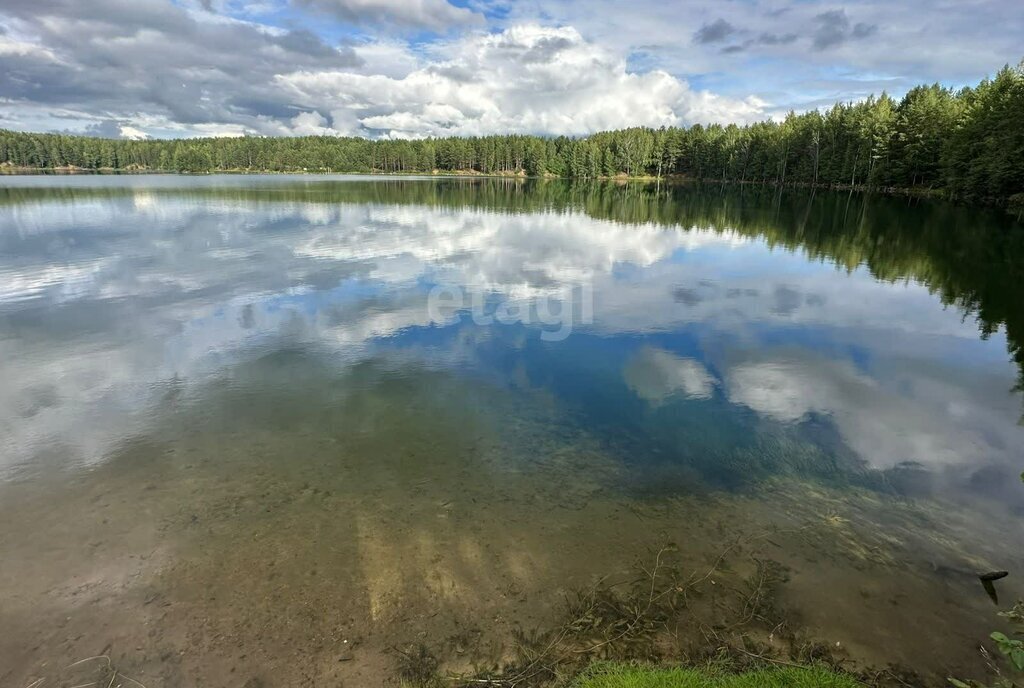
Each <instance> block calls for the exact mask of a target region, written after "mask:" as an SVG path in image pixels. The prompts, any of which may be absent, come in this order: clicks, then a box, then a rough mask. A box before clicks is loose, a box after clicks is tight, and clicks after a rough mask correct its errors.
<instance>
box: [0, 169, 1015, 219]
mask: <svg viewBox="0 0 1024 688" xmlns="http://www.w3.org/2000/svg"><path fill="white" fill-rule="evenodd" d="M218 174H223V175H237V176H281V177H327V176H351V177H381V178H417V177H419V178H421V177H436V178H450V179H512V180H518V181H527V180H530V181H550V180H566V181H572V180H577V181H591V182H618V183H631V182H642V183H655V184H656V183H660V182H664V183H667V184H679V183H696V184H707V185H723V186H725V185H728V186H740V187H762V188H773V189H779V190H785V189H790V190H805V191H812V192H813V191H836V192H857V193H878V194H882V195H885V196H906V197H912V198H931V199H937V200H948V201H950V202H957V203H961V204H964V205H979V206H991V205H993V203H991V202H989V203H986V202H982V201H979V200H974V201H957V200H956V199H953V198H951V197H950V196H949V194H948V193H947V192H946V191H944V190H942V189H935V188H923V187H881V186H869V185H867V184H813V183H810V182H789V183H786V184H777V183H774V182H764V183H762V182H757V181H749V180H747V181H742V180H735V179H726V180H722V179H700V178H696V177H691V176H688V175H680V174H668V175H663V176H661V177H657V176H653V175H632V176H629V175H625V174H618V175H614V176H598V177H593V178H588V179H582V180H581V179H579V178H577V177H560V176H556V175H552V174H546V175H544V176H529V175H527V174H523V173H518V174H513V173H500V172H494V173H484V172H476V171H473V170H457V171H446V170H433V171H431V172H380V171H376V172H334V171H327V170H287V171H279V170H247V169H228V170H211V171H209V172H186V171H180V170H179V171H174V170H153V169H130V168H110V167H106V168H96V169H88V168H82V167H11V166H2V167H0V177H4V176H8V177H32V176H38V177H47V176H54V177H59V176H68V177H76V176H83V177H84V176H96V177H102V176H147V175H154V176H180V177H207V176H212V175H218ZM1008 210H1009V211H1011V212H1013V209H1012V208H1011V209H1008Z"/></svg>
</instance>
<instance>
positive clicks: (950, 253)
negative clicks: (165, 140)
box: [0, 177, 1024, 385]
mask: <svg viewBox="0 0 1024 688" xmlns="http://www.w3.org/2000/svg"><path fill="white" fill-rule="evenodd" d="M238 181H242V180H241V179H240V180H238ZM143 191H144V193H146V194H156V195H170V196H175V197H182V196H187V197H193V198H195V199H196V200H197V201H199V200H202V199H207V198H210V199H218V200H237V201H245V202H247V203H256V204H259V203H331V204H338V203H379V204H389V205H394V204H402V205H424V206H433V207H453V208H455V207H473V208H482V209H486V210H491V211H495V212H570V211H575V212H584V213H586V214H587V215H589V216H590V217H594V218H599V219H607V220H613V221H617V222H626V223H654V224H658V225H664V226H672V227H682V228H691V227H697V228H700V229H704V230H711V231H720V232H721V231H727V230H728V231H733V232H739V233H741V234H744V235H747V236H751V237H757V238H763V239H764V240H765V241H766V242H767V243H768V245H769V246H772V247H775V246H781V247H784V248H786V249H788V250H800V251H802V252H804V253H805V254H806V255H807V256H808V257H810V258H812V259H816V260H821V261H827V262H832V263H834V264H836V266H838V267H842V268H845V269H847V270H852V269H854V268H856V267H858V266H861V265H864V266H866V267H867V268H868V270H870V272H871V274H872V275H873V276H875V277H876V278H878V279H881V280H885V281H891V282H895V281H898V280H914V281H917V282H920V283H921V284H924V285H925V286H927V287H928V289H929V290H930V291H931V292H932V293H935V294H937V295H938V296H939V298H940V299H941V300H942V302H943V303H944V304H946V305H952V306H955V307H957V308H959V309H961V310H962V311H963V312H964V315H965V317H976V318H977V320H978V324H979V328H980V331H981V335H982V336H983V337H986V336H988V335H990V334H991V333H993V332H995V331H996V330H997V329H998V327H999V326H1000V325H1004V326H1005V328H1006V334H1007V341H1008V345H1009V349H1010V354H1011V356H1012V357H1013V358H1014V360H1015V361H1016V362H1017V364H1018V366H1020V367H1021V371H1022V372H1021V384H1022V385H1024V349H1022V343H1024V228H1022V227H1021V226H1019V224H1018V223H1015V222H1014V221H1013V220H1012V219H1010V218H1009V217H1008V216H1006V215H1005V214H1003V213H1001V212H999V211H990V210H985V209H979V208H972V207H964V206H957V205H952V204H948V203H943V202H937V201H913V200H911V201H908V200H907V199H905V198H893V197H885V196H872V195H864V194H845V193H842V194H841V193H806V192H796V191H786V192H783V193H781V194H779V193H777V192H776V191H774V190H771V189H765V188H762V187H750V188H742V187H741V188H737V187H735V186H729V187H719V186H707V185H704V186H702V185H695V184H694V185H690V184H683V185H660V186H659V185H655V184H613V183H604V184H595V183H574V182H567V181H526V182H523V181H519V180H512V179H458V178H448V179H439V180H435V181H432V182H424V181H421V180H412V179H394V178H392V179H381V180H379V181H357V180H352V181H346V182H344V183H336V182H331V181H323V180H318V179H316V178H315V177H304V178H290V179H287V180H285V179H282V180H280V181H278V180H270V181H267V182H261V183H257V184H245V185H242V184H237V183H236V182H235V180H231V181H230V182H228V183H225V184H223V185H212V184H210V185H207V184H206V183H205V182H204V183H202V185H194V186H193V185H191V184H189V183H188V182H186V180H182V186H173V185H166V186H165V185H162V184H161V185H155V186H149V185H147V186H134V187H133V186H128V185H125V186H116V187H114V186H111V187H105V186H91V187H90V186H78V185H76V186H60V187H22V188H17V187H15V188H0V205H6V206H9V205H17V204H25V203H45V202H54V201H58V202H59V201H71V200H80V199H82V198H91V199H109V200H116V199H128V198H131V197H132V196H133V195H134V194H136V193H140V192H143ZM0 242H2V238H0Z"/></svg>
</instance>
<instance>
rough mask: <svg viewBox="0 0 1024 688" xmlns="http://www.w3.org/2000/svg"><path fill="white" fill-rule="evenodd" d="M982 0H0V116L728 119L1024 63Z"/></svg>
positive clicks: (110, 131)
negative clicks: (673, 1)
mask: <svg viewBox="0 0 1024 688" xmlns="http://www.w3.org/2000/svg"><path fill="white" fill-rule="evenodd" d="M1021 35H1024V6H1022V5H1020V4H1019V3H1007V2H1004V1H1002V0H998V1H997V0H968V1H960V2H953V1H951V0H944V1H941V2H933V1H926V0H907V1H905V2H891V1H890V2H883V1H879V0H862V1H858V2H845V3H835V2H816V1H809V0H802V1H795V0H732V1H728V0H727V1H715V0H692V1H690V2H676V3H672V2H664V0H636V1H635V2H630V3H623V2H620V1H613V0H527V1H521V2H518V1H512V0H256V1H254V2H247V1H244V0H90V2H81V0H3V2H0V127H4V128H11V129H21V130H46V131H74V132H86V133H93V134H98V135H103V136H128V137H144V136H156V137H168V136H196V135H198V136H207V135H242V134H261V135H299V134H335V135H356V136H367V137H373V138H385V137H396V138H410V137H422V136H436V135H477V134H488V133H505V132H519V133H536V134H552V135H557V134H568V135H578V134H586V133H589V132H592V131H596V130H600V129H608V128H617V127H624V126H632V125H647V126H662V125H669V126H671V125H684V126H685V125H690V124H694V123H698V122H700V123H709V122H723V123H724V122H737V123H746V122H751V121H756V120H759V119H764V118H767V117H780V116H782V115H784V113H785V112H787V111H789V110H790V109H795V110H798V111H800V110H806V109H809V108H816V107H824V106H827V105H830V104H831V103H833V102H835V101H845V100H857V99H860V98H864V97H865V96H867V95H868V94H870V93H878V92H880V91H882V90H887V91H888V92H890V93H892V94H894V95H896V96H899V95H901V94H902V93H903V92H905V91H906V90H907V89H908V88H910V87H911V86H913V85H914V84H917V83H922V82H924V83H931V82H935V81H939V82H942V83H944V84H946V85H950V86H961V85H964V84H971V83H974V82H976V81H978V80H979V79H981V78H983V77H985V76H986V75H989V74H991V73H993V72H994V71H995V70H997V69H999V68H1000V67H1001V66H1003V65H1004V64H1007V63H1009V64H1016V63H1017V62H1018V61H1019V60H1020V59H1021V58H1022V57H1024V49H1022V48H1021V44H1020V41H1019V36H1021Z"/></svg>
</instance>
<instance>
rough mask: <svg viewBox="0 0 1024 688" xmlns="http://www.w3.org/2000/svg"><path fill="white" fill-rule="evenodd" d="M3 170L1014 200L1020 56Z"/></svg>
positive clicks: (173, 144) (12, 151)
mask: <svg viewBox="0 0 1024 688" xmlns="http://www.w3.org/2000/svg"><path fill="white" fill-rule="evenodd" d="M0 166H2V167H3V168H6V169H7V170H8V171H16V170H50V169H54V170H56V169H78V170H86V171H101V170H121V171H162V172H188V173H205V172H218V171H220V172H334V173H382V174H413V173H470V174H484V175H521V176H531V177H540V176H552V177H569V178H580V179H588V178H589V179H596V178H611V177H617V176H625V177H657V178H661V177H668V176H681V177H687V178H692V179H700V180H705V181H708V180H714V181H723V182H740V183H750V184H760V185H770V186H821V187H829V188H847V187H856V188H870V189H882V190H894V189H912V190H928V191H931V192H934V193H936V194H941V195H943V196H946V197H948V198H951V199H958V200H970V201H984V202H995V203H1000V204H1008V205H1010V206H1011V207H1013V208H1015V209H1017V210H1019V209H1021V208H1024V62H1021V63H1020V64H1019V65H1018V66H1016V67H1010V66H1006V67H1004V68H1003V69H1001V70H1000V71H999V72H998V73H997V74H996V75H995V76H993V77H991V78H987V79H984V80H983V81H981V82H980V83H979V84H978V85H976V86H973V87H965V88H962V89H959V90H953V89H950V88H946V87H943V86H940V85H939V84H933V85H923V86H917V87H915V88H913V89H911V90H910V91H909V92H908V93H907V94H906V95H905V96H904V97H903V98H902V99H900V100H898V101H897V100H895V99H893V98H892V97H890V96H889V95H887V94H886V93H882V94H881V95H880V96H877V97H876V96H871V97H869V98H867V99H865V100H863V101H859V102H850V103H837V104H835V105H834V106H832V107H831V108H830V109H828V110H827V111H819V110H812V111H809V112H805V113H802V114H797V113H795V112H790V113H789V114H788V115H787V116H786V117H785V118H784V119H783V120H782V121H774V120H767V121H763V122H758V123H756V124H751V125H747V126H737V125H733V124H730V125H727V126H722V125H718V124H714V125H710V126H702V125H700V124H695V125H693V126H691V127H688V128H675V127H672V128H661V129H651V128H631V129H622V130H618V131H609V132H601V133H597V134H592V135H590V136H586V137H580V138H570V137H541V136H530V135H520V134H512V135H497V136H482V137H471V138H458V137H451V138H427V139H419V140H392V139H368V138H358V137H333V136H305V137H256V136H245V137H220V138H201V139H167V140H141V141H137V140H119V139H102V138H91V137H85V136H76V135H69V134H37V133H23V132H14V131H7V130H0Z"/></svg>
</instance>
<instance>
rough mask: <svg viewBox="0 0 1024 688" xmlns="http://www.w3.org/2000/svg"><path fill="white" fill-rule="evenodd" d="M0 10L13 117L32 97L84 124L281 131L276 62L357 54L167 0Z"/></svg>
mask: <svg viewBox="0 0 1024 688" xmlns="http://www.w3.org/2000/svg"><path fill="white" fill-rule="evenodd" d="M0 21H2V22H3V23H4V24H5V25H6V26H7V28H8V35H7V36H4V37H2V38H0V66H2V68H0V102H3V106H2V110H3V111H4V114H5V115H6V119H7V120H9V121H11V122H12V123H15V124H18V125H20V126H21V127H22V128H34V127H33V121H34V120H33V116H34V114H35V112H36V110H38V109H41V110H45V111H48V112H55V111H59V112H61V116H62V117H63V118H64V119H65V120H67V121H77V122H79V123H81V124H82V128H83V129H84V128H85V127H87V126H90V125H91V126H103V122H105V121H107V120H116V121H118V122H121V123H123V124H125V125H127V126H130V127H132V128H133V129H137V130H144V131H159V130H163V131H164V132H165V133H174V132H178V133H193V134H194V133H206V132H209V133H215V132H218V131H222V130H224V129H232V130H233V131H236V132H238V133H242V132H245V131H252V132H258V133H266V134H275V133H276V134H282V133H288V132H289V128H288V124H287V123H288V120H290V119H291V118H292V117H294V116H295V115H296V114H297V110H296V109H295V108H294V107H293V105H292V104H291V103H289V102H288V101H287V99H285V98H283V97H282V94H281V93H280V92H279V91H278V90H277V89H276V88H275V87H274V86H273V78H274V75H275V74H280V73H283V72H286V71H291V70H294V69H296V67H300V68H306V69H338V68H342V67H346V68H354V67H358V65H359V64H360V59H359V58H358V56H356V54H355V52H354V50H353V49H352V48H351V47H350V46H329V45H327V44H326V43H325V42H323V40H321V39H320V38H319V37H317V36H316V35H314V34H312V33H311V32H309V31H304V30H301V29H295V30H284V29H277V28H273V27H268V26H264V25H260V24H253V23H250V22H246V21H241V20H236V19H231V18H229V17H225V16H223V15H215V14H210V13H208V12H206V11H203V10H196V11H195V12H192V11H189V10H187V9H185V8H183V7H180V6H178V5H175V4H172V3H170V2H166V0H96V1H95V2H89V3H81V2H77V1H76V0H39V1H38V2H37V1H34V0H33V1H31V2H30V1H29V0H9V1H8V2H4V3H3V4H2V5H0ZM62 128H66V125H65V127H62ZM204 128H205V129H206V132H204ZM119 133H120V135H126V132H125V131H124V130H123V127H122V130H121V131H120V132H119Z"/></svg>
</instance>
